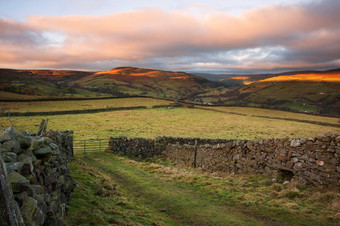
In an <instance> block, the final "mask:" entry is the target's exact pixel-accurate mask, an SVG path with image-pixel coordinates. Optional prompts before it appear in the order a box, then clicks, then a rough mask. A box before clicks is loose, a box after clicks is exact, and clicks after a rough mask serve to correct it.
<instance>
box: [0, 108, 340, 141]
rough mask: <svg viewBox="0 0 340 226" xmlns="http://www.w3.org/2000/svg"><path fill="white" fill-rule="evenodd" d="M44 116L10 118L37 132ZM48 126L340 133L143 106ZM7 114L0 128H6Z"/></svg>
mask: <svg viewBox="0 0 340 226" xmlns="http://www.w3.org/2000/svg"><path fill="white" fill-rule="evenodd" d="M45 118H47V117H43V116H33V117H12V122H13V124H14V125H15V127H16V129H17V130H28V131H34V132H35V131H37V130H38V126H39V123H40V122H41V120H42V119H45ZM48 119H49V124H48V128H50V129H54V130H65V129H71V130H73V131H74V135H75V139H83V138H86V139H87V138H109V137H110V136H129V137H147V138H153V137H157V136H162V135H165V136H178V137H201V138H228V139H255V138H268V137H273V138H280V137H281V138H282V137H286V136H290V137H314V136H315V135H317V134H318V133H327V132H333V133H336V134H340V129H339V128H336V127H328V126H320V125H313V124H307V123H301V122H293V121H284V120H277V119H263V118H257V117H252V116H249V115H247V116H241V115H234V114H223V113H220V112H211V111H205V110H200V109H191V108H175V109H144V110H126V111H115V112H102V113H95V114H81V115H56V116H49V117H48ZM8 126H9V122H8V120H7V118H6V117H1V118H0V127H8Z"/></svg>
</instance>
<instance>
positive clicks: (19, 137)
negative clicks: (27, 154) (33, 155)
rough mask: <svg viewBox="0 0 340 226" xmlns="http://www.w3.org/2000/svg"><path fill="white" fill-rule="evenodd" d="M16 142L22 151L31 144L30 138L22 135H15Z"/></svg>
mask: <svg viewBox="0 0 340 226" xmlns="http://www.w3.org/2000/svg"><path fill="white" fill-rule="evenodd" d="M17 140H18V141H19V144H20V147H21V148H23V149H26V148H28V147H30V145H31V142H32V137H30V136H26V135H22V134H17Z"/></svg>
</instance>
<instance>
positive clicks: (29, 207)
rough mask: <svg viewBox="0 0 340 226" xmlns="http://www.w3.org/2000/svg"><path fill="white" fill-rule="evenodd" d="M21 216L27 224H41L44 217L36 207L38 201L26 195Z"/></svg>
mask: <svg viewBox="0 0 340 226" xmlns="http://www.w3.org/2000/svg"><path fill="white" fill-rule="evenodd" d="M21 213H22V216H23V218H24V220H25V223H26V224H27V225H42V223H44V221H45V217H44V216H43V215H42V212H41V211H40V209H39V208H38V201H37V200H35V199H34V198H32V197H28V198H27V199H26V202H24V205H23V206H22V208H21Z"/></svg>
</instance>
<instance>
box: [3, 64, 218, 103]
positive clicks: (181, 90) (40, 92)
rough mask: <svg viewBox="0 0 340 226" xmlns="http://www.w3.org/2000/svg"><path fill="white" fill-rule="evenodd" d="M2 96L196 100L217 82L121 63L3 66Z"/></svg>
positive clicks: (14, 97)
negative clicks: (86, 67)
mask: <svg viewBox="0 0 340 226" xmlns="http://www.w3.org/2000/svg"><path fill="white" fill-rule="evenodd" d="M0 82H1V85H0V99H39V98H40V99H43V98H90V97H106V96H118V97H122V96H136V95H137V96H138V95H141V96H152V97H162V98H164V97H166V98H173V99H181V100H193V99H194V98H195V96H196V95H198V94H202V93H204V92H208V91H210V90H211V89H212V88H214V87H216V86H217V84H216V83H214V82H211V81H209V80H206V79H204V78H201V77H197V76H194V75H190V74H187V73H183V72H170V71H160V70H153V69H142V68H133V67H119V68H113V69H111V70H108V71H98V72H83V71H66V70H13V69H0Z"/></svg>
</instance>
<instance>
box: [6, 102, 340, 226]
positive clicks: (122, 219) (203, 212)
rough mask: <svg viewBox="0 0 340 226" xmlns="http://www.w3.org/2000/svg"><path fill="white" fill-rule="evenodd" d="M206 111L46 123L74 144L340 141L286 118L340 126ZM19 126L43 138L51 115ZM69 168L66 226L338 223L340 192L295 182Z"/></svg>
mask: <svg viewBox="0 0 340 226" xmlns="http://www.w3.org/2000/svg"><path fill="white" fill-rule="evenodd" d="M168 103H169V102H167V101H162V100H154V99H148V98H133V99H112V100H87V101H56V102H32V103H24V102H23V103H6V104H7V105H6V106H5V107H7V108H9V109H10V110H11V111H58V110H59V111H60V110H73V109H93V108H102V107H105V106H112V107H120V106H136V105H144V106H153V105H159V104H168ZM206 109H208V110H205V109H198V108H174V109H167V108H159V109H140V110H123V111H114V112H102V113H93V114H79V115H73V114H72V115H56V116H49V117H48V119H49V124H48V129H53V130H65V129H71V130H73V131H74V138H75V139H76V140H79V139H90V138H105V139H108V138H109V137H110V136H128V137H146V138H153V137H156V136H162V135H165V136H178V137H201V138H232V139H255V138H268V137H286V136H290V137H314V136H315V135H316V134H318V133H326V132H333V133H337V134H340V128H339V127H337V126H321V125H316V124H310V123H302V122H296V121H286V120H282V119H280V117H281V118H291V119H300V120H302V119H303V120H310V121H317V122H325V123H332V124H338V123H339V118H330V117H319V116H312V115H305V114H296V113H289V112H283V111H274V110H265V109H258V108H237V107H206ZM214 110H218V111H214ZM221 111H222V112H221ZM254 116H269V117H277V119H264V118H259V117H254ZM11 119H12V122H13V124H14V126H15V129H16V130H27V131H31V132H36V131H37V130H38V125H39V124H40V121H41V120H42V119H46V117H44V116H30V117H11ZM8 126H10V124H9V122H8V119H7V118H6V117H0V127H8ZM70 170H71V174H72V175H73V177H74V179H75V180H76V182H77V184H78V187H77V188H76V189H75V192H74V193H73V194H72V202H71V203H70V208H69V215H68V217H67V223H68V225H339V219H340V213H339V210H340V196H339V191H338V190H322V189H320V188H311V187H307V186H301V185H298V184H295V183H290V184H289V185H283V184H279V183H273V182H272V181H271V177H269V176H263V175H227V174H220V173H213V174H212V173H207V172H201V171H199V170H196V169H190V170H188V169H181V168H174V167H172V166H171V165H170V163H168V162H163V161H161V160H155V162H153V163H152V162H137V161H134V160H131V159H127V158H124V157H118V156H116V155H113V154H109V153H104V152H92V153H87V154H83V153H82V152H81V151H78V152H76V153H75V158H74V161H73V162H72V163H70Z"/></svg>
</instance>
